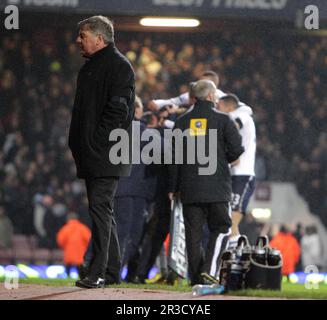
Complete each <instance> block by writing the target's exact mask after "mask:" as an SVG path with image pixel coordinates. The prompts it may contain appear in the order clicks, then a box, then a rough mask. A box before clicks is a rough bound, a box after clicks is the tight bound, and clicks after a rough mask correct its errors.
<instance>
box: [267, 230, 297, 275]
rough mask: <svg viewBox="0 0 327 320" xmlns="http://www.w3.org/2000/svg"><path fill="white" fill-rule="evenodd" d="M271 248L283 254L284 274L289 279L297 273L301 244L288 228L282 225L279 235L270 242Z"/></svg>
mask: <svg viewBox="0 0 327 320" xmlns="http://www.w3.org/2000/svg"><path fill="white" fill-rule="evenodd" d="M270 246H271V247H272V248H276V249H278V250H279V251H280V252H281V254H282V257H283V268H282V274H283V275H285V276H287V277H288V276H289V275H290V274H291V273H293V272H294V271H295V266H296V264H297V263H298V261H299V259H300V255H301V247H300V245H299V243H298V242H297V240H296V238H295V237H294V236H293V235H292V233H291V232H290V231H289V230H288V229H287V227H286V226H284V225H282V226H281V227H280V230H279V233H277V235H275V236H274V237H273V239H272V240H271V241H270Z"/></svg>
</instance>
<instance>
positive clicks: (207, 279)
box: [200, 272, 219, 285]
mask: <svg viewBox="0 0 327 320" xmlns="http://www.w3.org/2000/svg"><path fill="white" fill-rule="evenodd" d="M200 277H201V280H202V284H209V285H211V284H219V280H218V279H216V278H215V277H213V276H211V275H210V274H208V273H206V272H202V273H201V276H200Z"/></svg>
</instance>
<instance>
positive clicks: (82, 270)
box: [77, 263, 89, 279]
mask: <svg viewBox="0 0 327 320" xmlns="http://www.w3.org/2000/svg"><path fill="white" fill-rule="evenodd" d="M77 270H78V275H79V278H80V279H84V278H86V277H87V274H88V272H89V270H88V267H87V265H86V264H84V263H83V264H81V265H79V266H78V267H77Z"/></svg>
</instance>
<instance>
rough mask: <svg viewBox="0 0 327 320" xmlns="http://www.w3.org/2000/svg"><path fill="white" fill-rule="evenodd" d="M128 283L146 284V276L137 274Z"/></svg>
mask: <svg viewBox="0 0 327 320" xmlns="http://www.w3.org/2000/svg"><path fill="white" fill-rule="evenodd" d="M128 283H133V284H145V278H144V277H139V276H136V277H134V278H132V279H128Z"/></svg>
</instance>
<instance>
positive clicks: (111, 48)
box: [89, 42, 115, 61]
mask: <svg viewBox="0 0 327 320" xmlns="http://www.w3.org/2000/svg"><path fill="white" fill-rule="evenodd" d="M114 49H115V44H114V43H112V42H111V43H109V44H108V45H107V46H105V47H104V48H102V49H100V50H98V51H97V52H95V53H93V55H92V56H91V57H89V60H91V61H93V60H97V59H99V58H101V57H105V56H108V55H110V53H111V52H113V51H114Z"/></svg>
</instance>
